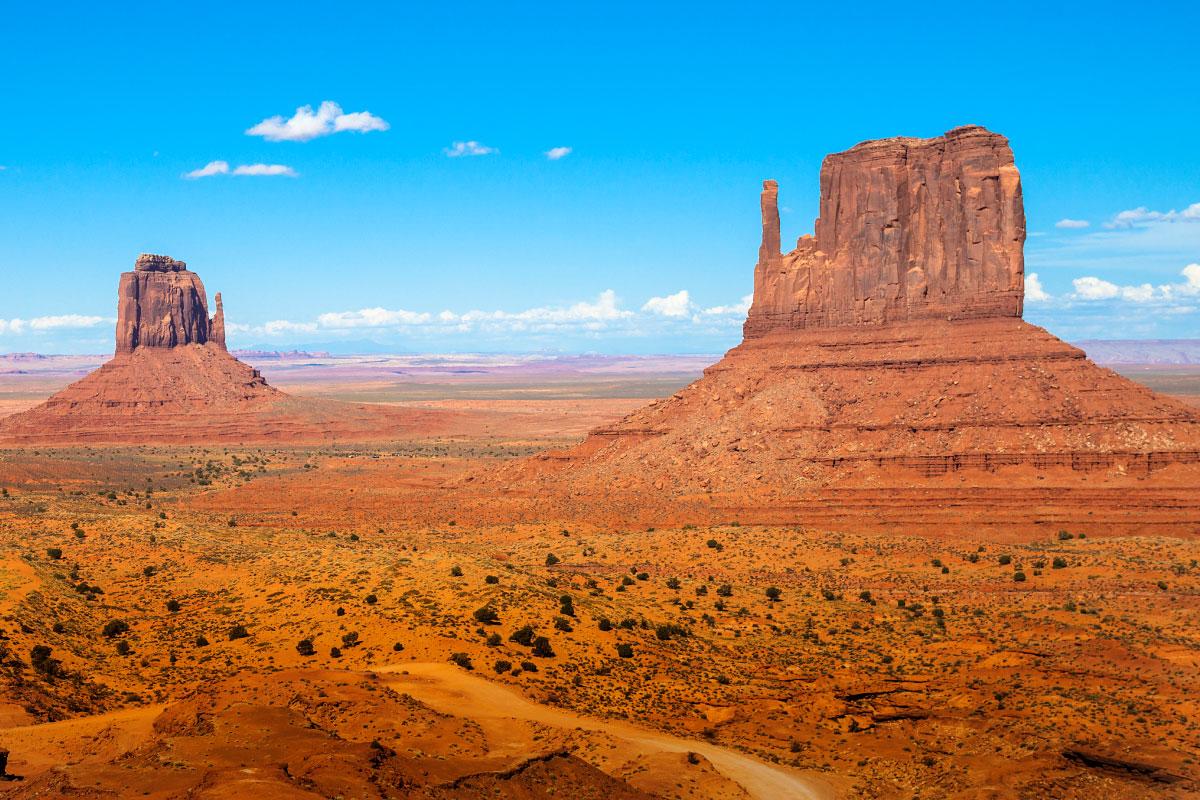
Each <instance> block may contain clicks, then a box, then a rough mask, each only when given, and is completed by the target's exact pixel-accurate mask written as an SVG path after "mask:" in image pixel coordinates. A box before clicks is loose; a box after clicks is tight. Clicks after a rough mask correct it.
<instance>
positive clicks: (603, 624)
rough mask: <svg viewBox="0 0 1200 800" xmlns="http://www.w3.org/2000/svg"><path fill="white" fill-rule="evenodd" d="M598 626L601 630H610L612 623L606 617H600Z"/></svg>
mask: <svg viewBox="0 0 1200 800" xmlns="http://www.w3.org/2000/svg"><path fill="white" fill-rule="evenodd" d="M599 628H600V630H602V631H611V630H612V623H611V622H610V621H609V619H608V617H601V618H600V622H599Z"/></svg>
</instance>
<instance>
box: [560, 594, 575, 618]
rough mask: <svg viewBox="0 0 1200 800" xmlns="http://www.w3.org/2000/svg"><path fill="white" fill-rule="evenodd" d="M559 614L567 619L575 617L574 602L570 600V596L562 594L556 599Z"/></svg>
mask: <svg viewBox="0 0 1200 800" xmlns="http://www.w3.org/2000/svg"><path fill="white" fill-rule="evenodd" d="M558 603H559V613H560V614H563V615H565V616H568V617H573V616H575V601H574V600H572V599H571V595H569V594H564V595H563V596H562V597H560V598H558Z"/></svg>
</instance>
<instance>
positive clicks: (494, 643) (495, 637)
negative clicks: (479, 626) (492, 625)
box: [487, 633, 500, 647]
mask: <svg viewBox="0 0 1200 800" xmlns="http://www.w3.org/2000/svg"><path fill="white" fill-rule="evenodd" d="M487 646H488V647H499V646H500V634H498V633H492V634H489V635H488V637H487Z"/></svg>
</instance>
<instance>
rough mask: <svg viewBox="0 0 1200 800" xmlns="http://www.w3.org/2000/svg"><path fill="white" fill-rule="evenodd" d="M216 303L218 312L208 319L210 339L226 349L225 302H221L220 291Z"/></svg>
mask: <svg viewBox="0 0 1200 800" xmlns="http://www.w3.org/2000/svg"><path fill="white" fill-rule="evenodd" d="M216 303H217V313H216V314H213V318H212V319H211V320H209V321H208V340H209V341H210V342H212V343H213V344H215V345H216V346H217V347H219V348H221V349H222V350H225V349H227V348H226V347H225V304H224V303H223V302H221V293H220V292H217V296H216Z"/></svg>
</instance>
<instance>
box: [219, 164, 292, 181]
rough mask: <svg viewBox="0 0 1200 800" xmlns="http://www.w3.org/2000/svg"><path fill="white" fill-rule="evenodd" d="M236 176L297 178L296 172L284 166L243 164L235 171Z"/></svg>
mask: <svg viewBox="0 0 1200 800" xmlns="http://www.w3.org/2000/svg"><path fill="white" fill-rule="evenodd" d="M233 174H234V175H285V176H287V177H289V178H295V177H297V172H296V170H294V169H292V168H291V167H289V166H286V165H284V164H242V165H241V166H240V167H237V168H236V169H234V171H233Z"/></svg>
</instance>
